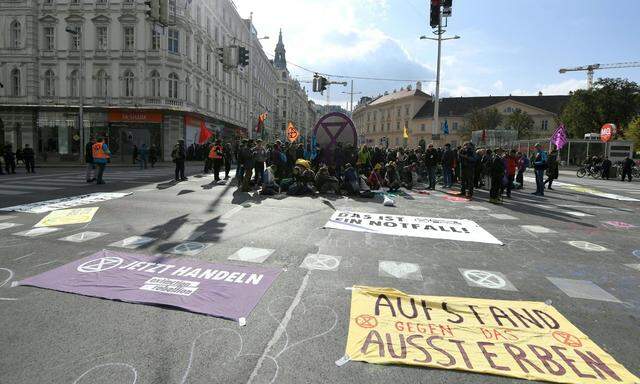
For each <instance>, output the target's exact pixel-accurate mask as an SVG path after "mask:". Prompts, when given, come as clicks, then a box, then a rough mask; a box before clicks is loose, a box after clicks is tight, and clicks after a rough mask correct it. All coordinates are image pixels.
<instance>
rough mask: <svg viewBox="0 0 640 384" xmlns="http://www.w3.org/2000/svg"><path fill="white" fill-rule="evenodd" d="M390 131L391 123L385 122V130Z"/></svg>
mask: <svg viewBox="0 0 640 384" xmlns="http://www.w3.org/2000/svg"><path fill="white" fill-rule="evenodd" d="M389 131H391V124H389V123H387V132H389Z"/></svg>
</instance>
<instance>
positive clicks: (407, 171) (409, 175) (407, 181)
mask: <svg viewBox="0 0 640 384" xmlns="http://www.w3.org/2000/svg"><path fill="white" fill-rule="evenodd" d="M417 168H418V165H417V164H416V163H413V164H409V165H407V166H405V167H402V170H401V171H400V185H402V186H403V187H405V188H406V189H411V188H413V184H414V183H415V182H416V181H417V180H414V179H413V173H414V172H415V171H416V169H417ZM428 189H429V188H428Z"/></svg>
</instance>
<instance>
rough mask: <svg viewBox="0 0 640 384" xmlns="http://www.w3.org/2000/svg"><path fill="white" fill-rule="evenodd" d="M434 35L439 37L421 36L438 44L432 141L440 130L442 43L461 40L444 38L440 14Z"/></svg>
mask: <svg viewBox="0 0 640 384" xmlns="http://www.w3.org/2000/svg"><path fill="white" fill-rule="evenodd" d="M433 33H434V34H435V35H436V36H437V37H427V36H424V35H423V36H420V39H421V40H434V41H437V42H438V62H437V66H436V100H435V103H434V105H433V118H434V126H433V128H432V131H431V134H432V139H433V137H435V136H434V135H436V134H437V132H438V129H440V114H439V113H440V57H441V53H442V41H443V40H457V39H459V38H460V36H458V35H455V36H453V37H442V35H443V34H444V33H445V30H444V29H442V13H440V23H438V29H437V30H436V31H433Z"/></svg>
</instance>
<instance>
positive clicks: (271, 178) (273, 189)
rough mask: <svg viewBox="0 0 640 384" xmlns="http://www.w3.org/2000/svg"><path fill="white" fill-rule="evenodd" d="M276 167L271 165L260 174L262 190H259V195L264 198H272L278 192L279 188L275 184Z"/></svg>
mask: <svg viewBox="0 0 640 384" xmlns="http://www.w3.org/2000/svg"><path fill="white" fill-rule="evenodd" d="M277 169H278V166H277V165H275V164H272V165H270V166H268V167H267V168H265V170H264V172H263V173H262V188H261V189H260V194H261V195H265V196H273V195H275V194H277V193H279V192H280V186H279V185H278V183H276V177H275V175H276V172H277Z"/></svg>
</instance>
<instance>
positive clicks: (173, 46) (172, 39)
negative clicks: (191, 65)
mask: <svg viewBox="0 0 640 384" xmlns="http://www.w3.org/2000/svg"><path fill="white" fill-rule="evenodd" d="M179 41H180V31H178V30H177V29H173V28H169V35H168V43H169V46H168V49H169V52H171V53H173V54H176V55H177V54H179V53H180V47H179Z"/></svg>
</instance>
